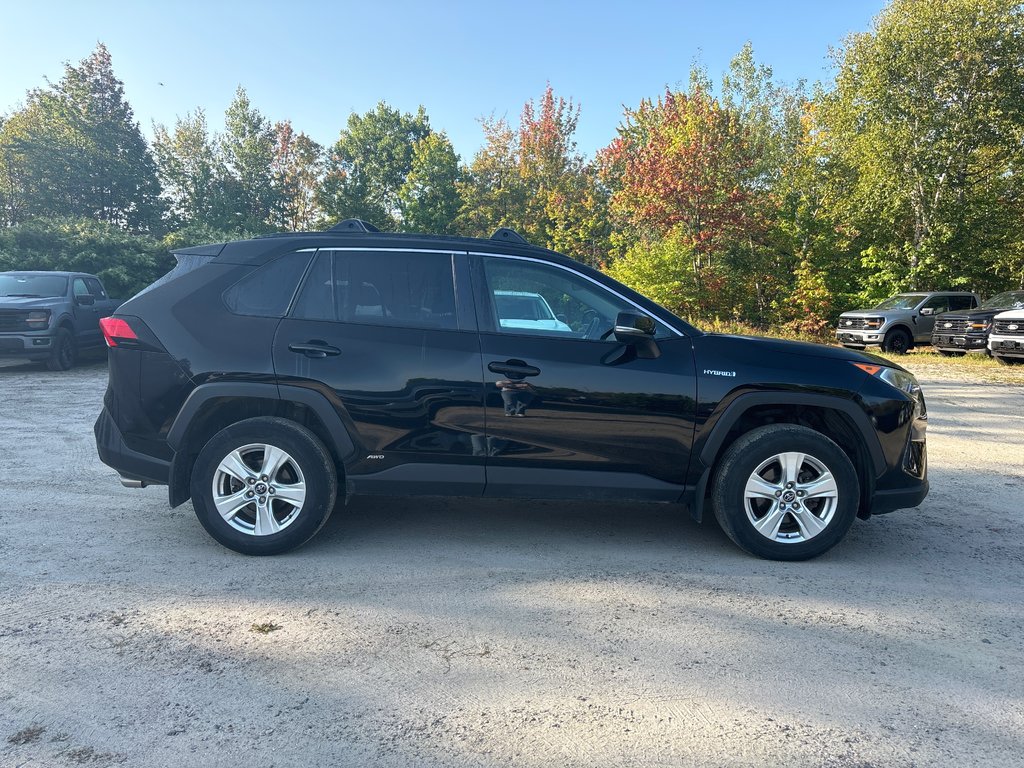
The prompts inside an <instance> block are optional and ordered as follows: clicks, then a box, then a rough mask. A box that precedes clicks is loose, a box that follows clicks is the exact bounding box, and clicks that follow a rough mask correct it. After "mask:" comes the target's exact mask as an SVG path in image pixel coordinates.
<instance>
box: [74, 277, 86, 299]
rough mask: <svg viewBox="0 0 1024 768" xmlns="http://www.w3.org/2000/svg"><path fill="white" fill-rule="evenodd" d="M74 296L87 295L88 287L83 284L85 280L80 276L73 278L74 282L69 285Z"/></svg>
mask: <svg viewBox="0 0 1024 768" xmlns="http://www.w3.org/2000/svg"><path fill="white" fill-rule="evenodd" d="M71 289H72V291H73V292H74V294H75V296H88V295H89V289H88V288H87V287H86V285H85V280H83V279H82V278H80V277H76V278H75V282H74V284H73V285H72V286H71Z"/></svg>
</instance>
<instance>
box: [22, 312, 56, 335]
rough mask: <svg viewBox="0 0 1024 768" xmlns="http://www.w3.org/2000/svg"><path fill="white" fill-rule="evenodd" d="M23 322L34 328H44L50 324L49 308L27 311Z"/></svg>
mask: <svg viewBox="0 0 1024 768" xmlns="http://www.w3.org/2000/svg"><path fill="white" fill-rule="evenodd" d="M25 324H26V325H29V326H31V327H32V328H33V329H35V330H39V329H40V328H45V327H46V326H48V325H49V324H50V310H48V309H34V310H32V311H31V312H29V313H28V317H26V318H25Z"/></svg>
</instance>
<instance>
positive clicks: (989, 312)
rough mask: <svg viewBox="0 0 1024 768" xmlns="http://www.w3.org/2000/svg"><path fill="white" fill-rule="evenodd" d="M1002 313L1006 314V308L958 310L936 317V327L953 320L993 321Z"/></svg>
mask: <svg viewBox="0 0 1024 768" xmlns="http://www.w3.org/2000/svg"><path fill="white" fill-rule="evenodd" d="M1000 312H1006V308H1005V307H1004V308H1002V309H958V310H954V311H953V312H943V313H942V314H941V315H936V316H935V327H936V328H939V327H940V325H939V324H940V323H941V322H942V321H943V320H949V319H951V318H958V319H963V318H966V319H968V320H991V319H992V318H993V317H995V316H996V315H998V314H999V313H1000Z"/></svg>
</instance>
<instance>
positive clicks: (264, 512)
mask: <svg viewBox="0 0 1024 768" xmlns="http://www.w3.org/2000/svg"><path fill="white" fill-rule="evenodd" d="M305 501H306V480H305V477H304V476H303V474H302V469H301V468H300V467H299V464H298V462H297V461H295V459H293V458H292V457H291V456H290V455H289V454H288V453H286V452H285V451H283V450H281V449H280V448H278V447H277V446H274V445H268V444H266V443H252V444H250V445H243V446H242V447H241V448H236V449H235V450H233V451H231V453H229V454H228V455H227V456H225V457H224V458H223V459H222V460H221V462H220V464H218V465H217V471H216V472H214V474H213V504H214V506H215V507H216V508H217V511H218V512H219V513H220V516H221V518H222V519H223V520H224V522H225V523H227V524H228V525H230V526H231V527H232V528H234V529H235V530H236V531H240V532H241V533H245V534H248V535H250V536H270V535H273V534H275V533H279V532H281V531H283V530H284V529H285V528H287V527H288V526H289V525H291V524H292V523H294V522H295V520H296V519H297V518H298V516H299V513H300V512H302V506H303V504H304V503H305Z"/></svg>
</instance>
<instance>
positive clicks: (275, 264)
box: [224, 252, 313, 317]
mask: <svg viewBox="0 0 1024 768" xmlns="http://www.w3.org/2000/svg"><path fill="white" fill-rule="evenodd" d="M312 255H313V254H312V253H308V252H307V253H287V254H285V255H284V256H279V257H278V258H276V259H274V260H273V261H270V262H267V263H266V264H264V265H263V266H261V267H258V268H257V269H255V270H254V271H252V272H250V273H249V274H247V275H246V276H245V277H243V278H242V279H241V280H239V281H238V282H237V283H235V284H234V285H233V286H231V287H230V288H228V289H227V290H226V291H225V292H224V304H225V305H226V306H227V308H228V309H229V310H230V311H231V312H233V313H234V314H236V315H252V316H256V317H284V316H285V314H286V313H287V312H288V307H289V305H290V304H291V302H292V298H293V297H294V295H295V289H296V288H298V286H299V280H301V279H302V275H303V273H304V272H305V271H306V267H307V266H308V265H309V259H310V257H311V256H312Z"/></svg>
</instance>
